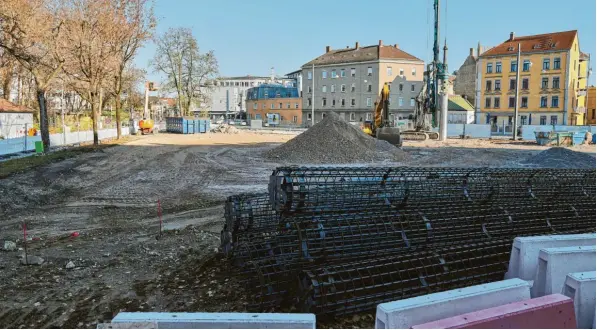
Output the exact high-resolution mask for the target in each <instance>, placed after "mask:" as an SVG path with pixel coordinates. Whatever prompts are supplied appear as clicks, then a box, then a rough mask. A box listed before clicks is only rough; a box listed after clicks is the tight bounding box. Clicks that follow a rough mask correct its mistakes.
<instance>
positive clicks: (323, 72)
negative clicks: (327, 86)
mask: <svg viewBox="0 0 597 330" xmlns="http://www.w3.org/2000/svg"><path fill="white" fill-rule="evenodd" d="M327 77H328V72H327V71H325V70H323V71H321V78H322V79H326V78H327Z"/></svg>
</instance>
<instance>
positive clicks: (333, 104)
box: [332, 99, 336, 107]
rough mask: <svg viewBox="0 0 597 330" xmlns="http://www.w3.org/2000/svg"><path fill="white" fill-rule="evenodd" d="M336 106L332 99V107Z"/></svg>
mask: <svg viewBox="0 0 597 330" xmlns="http://www.w3.org/2000/svg"><path fill="white" fill-rule="evenodd" d="M335 106H336V99H332V107H335Z"/></svg>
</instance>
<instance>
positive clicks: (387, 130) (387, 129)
mask: <svg viewBox="0 0 597 330" xmlns="http://www.w3.org/2000/svg"><path fill="white" fill-rule="evenodd" d="M389 108H390V87H389V86H388V83H385V84H384V85H383V88H382V89H381V93H379V97H378V98H377V101H376V102H375V110H374V113H373V121H366V122H365V125H364V126H363V133H366V134H368V135H371V136H373V137H374V138H377V139H379V140H383V141H388V142H389V143H390V144H393V145H395V146H396V147H398V148H400V147H402V137H401V136H400V128H398V127H392V126H391V125H390V111H389V110H390V109H389Z"/></svg>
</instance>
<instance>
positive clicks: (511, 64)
mask: <svg viewBox="0 0 597 330" xmlns="http://www.w3.org/2000/svg"><path fill="white" fill-rule="evenodd" d="M516 70H518V66H517V65H516V61H511V62H510V72H516Z"/></svg>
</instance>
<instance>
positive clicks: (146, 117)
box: [143, 82, 149, 119]
mask: <svg viewBox="0 0 597 330" xmlns="http://www.w3.org/2000/svg"><path fill="white" fill-rule="evenodd" d="M148 112H149V82H145V109H144V110H143V119H149V116H148Z"/></svg>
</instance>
